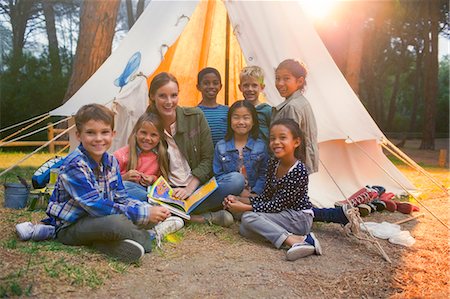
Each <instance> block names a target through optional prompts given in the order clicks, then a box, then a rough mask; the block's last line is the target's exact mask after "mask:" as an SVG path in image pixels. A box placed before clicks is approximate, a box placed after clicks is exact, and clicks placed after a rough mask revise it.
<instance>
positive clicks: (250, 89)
mask: <svg viewBox="0 0 450 299" xmlns="http://www.w3.org/2000/svg"><path fill="white" fill-rule="evenodd" d="M263 89H264V84H261V83H260V82H259V81H258V79H257V78H255V77H251V76H242V78H241V82H240V83H239V90H240V91H241V92H242V95H243V96H244V99H246V100H248V101H250V102H251V103H252V104H253V103H254V102H258V99H259V94H260V93H261V92H262V91H263Z"/></svg>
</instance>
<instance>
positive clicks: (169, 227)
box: [154, 216, 184, 239]
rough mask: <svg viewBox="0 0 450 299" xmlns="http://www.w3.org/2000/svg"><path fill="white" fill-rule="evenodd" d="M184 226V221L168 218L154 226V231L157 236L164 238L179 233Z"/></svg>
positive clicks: (172, 217) (174, 217)
mask: <svg viewBox="0 0 450 299" xmlns="http://www.w3.org/2000/svg"><path fill="white" fill-rule="evenodd" d="M183 226H184V221H183V219H181V218H180V217H176V216H170V217H168V218H167V219H166V220H164V221H163V222H161V223H160V224H158V225H156V226H155V228H154V230H155V233H156V234H157V235H159V236H160V237H161V239H162V238H164V237H165V236H167V235H170V234H173V233H174V232H176V231H179V230H180V229H182V228H183Z"/></svg>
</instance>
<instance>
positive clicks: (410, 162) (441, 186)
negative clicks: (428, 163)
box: [381, 138, 448, 194]
mask: <svg viewBox="0 0 450 299" xmlns="http://www.w3.org/2000/svg"><path fill="white" fill-rule="evenodd" d="M386 144H387V145H389V146H391V147H392V148H394V150H395V151H396V152H397V154H398V155H400V156H402V157H403V159H402V158H400V157H398V156H397V155H395V154H394V153H393V151H392V150H391V149H390V148H388V147H387V145H386ZM381 145H382V146H383V148H386V149H387V150H388V151H389V152H391V153H392V154H393V155H395V156H396V157H397V158H399V159H400V160H402V161H403V160H406V161H407V162H405V164H407V165H409V166H410V167H412V168H414V169H415V170H417V171H419V172H420V173H422V174H423V175H425V176H426V177H427V178H429V179H430V180H431V181H432V182H433V183H434V184H436V185H437V186H438V187H439V188H441V189H442V190H443V191H444V192H445V194H448V190H447V188H446V187H445V186H444V185H443V184H442V183H440V182H439V181H437V180H436V179H435V178H433V176H432V175H431V174H429V173H428V172H427V171H426V170H425V169H423V167H421V166H420V165H419V164H417V163H416V162H414V161H413V160H412V159H410V158H409V157H408V155H406V154H405V153H404V152H402V151H401V150H400V149H399V148H398V147H396V146H395V145H394V144H393V143H392V142H390V141H389V140H388V139H384V138H383V140H382V143H381Z"/></svg>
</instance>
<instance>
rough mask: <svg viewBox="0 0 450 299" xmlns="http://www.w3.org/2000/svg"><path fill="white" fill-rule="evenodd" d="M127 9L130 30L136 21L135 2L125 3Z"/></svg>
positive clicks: (127, 1)
mask: <svg viewBox="0 0 450 299" xmlns="http://www.w3.org/2000/svg"><path fill="white" fill-rule="evenodd" d="M125 4H126V7H127V20H128V30H130V29H131V27H133V25H134V22H135V19H134V13H133V2H132V1H131V0H126V1H125Z"/></svg>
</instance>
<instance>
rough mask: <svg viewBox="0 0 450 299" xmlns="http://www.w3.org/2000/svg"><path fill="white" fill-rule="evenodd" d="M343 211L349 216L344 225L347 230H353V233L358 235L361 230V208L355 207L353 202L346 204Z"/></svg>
mask: <svg viewBox="0 0 450 299" xmlns="http://www.w3.org/2000/svg"><path fill="white" fill-rule="evenodd" d="M342 211H343V212H344V215H345V217H347V220H348V223H347V224H345V225H344V229H345V230H346V231H347V232H351V233H352V234H353V235H358V234H359V233H360V230H359V216H360V214H359V209H358V208H354V207H353V206H352V205H351V204H345V205H343V206H342Z"/></svg>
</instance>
